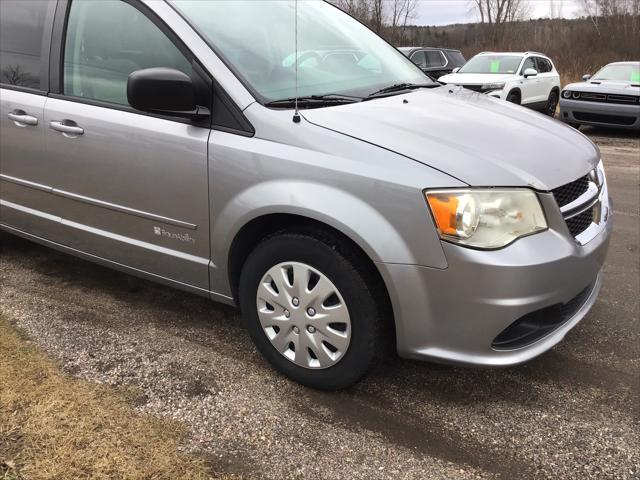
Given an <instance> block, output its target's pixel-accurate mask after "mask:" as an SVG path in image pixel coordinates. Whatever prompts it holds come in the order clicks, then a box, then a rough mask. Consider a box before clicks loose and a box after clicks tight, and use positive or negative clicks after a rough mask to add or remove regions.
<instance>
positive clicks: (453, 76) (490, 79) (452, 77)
mask: <svg viewBox="0 0 640 480" xmlns="http://www.w3.org/2000/svg"><path fill="white" fill-rule="evenodd" d="M511 78H513V74H505V75H501V74H497V73H450V74H449V75H445V76H443V77H440V78H439V79H438V80H440V81H441V82H442V83H447V84H453V85H475V84H483V83H496V82H506V81H507V80H509V79H511Z"/></svg>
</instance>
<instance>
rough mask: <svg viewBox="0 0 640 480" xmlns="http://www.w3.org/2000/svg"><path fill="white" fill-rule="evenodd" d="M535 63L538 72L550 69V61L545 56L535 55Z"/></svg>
mask: <svg viewBox="0 0 640 480" xmlns="http://www.w3.org/2000/svg"><path fill="white" fill-rule="evenodd" d="M536 63H537V64H538V72H540V73H547V72H550V71H551V62H550V61H549V60H547V59H546V58H541V57H536Z"/></svg>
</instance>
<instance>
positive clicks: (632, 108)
mask: <svg viewBox="0 0 640 480" xmlns="http://www.w3.org/2000/svg"><path fill="white" fill-rule="evenodd" d="M560 119H561V120H562V121H563V122H565V123H578V124H581V125H595V126H602V127H615V128H624V129H630V130H640V105H638V104H635V105H620V104H612V103H600V102H589V101H585V100H572V99H567V98H560Z"/></svg>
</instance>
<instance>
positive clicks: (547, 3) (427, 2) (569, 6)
mask: <svg viewBox="0 0 640 480" xmlns="http://www.w3.org/2000/svg"><path fill="white" fill-rule="evenodd" d="M525 1H526V2H528V3H529V5H530V11H531V17H532V18H540V17H549V16H551V15H550V12H551V4H553V5H554V7H553V8H554V10H555V11H556V13H555V16H556V17H557V16H561V17H564V18H575V17H579V16H580V15H583V12H582V7H581V0H525ZM558 12H560V13H558ZM477 20H478V17H477V14H476V10H475V9H474V8H473V2H472V1H470V0H418V7H417V9H416V17H415V19H414V23H415V24H417V25H448V24H451V23H469V22H476V21H477Z"/></svg>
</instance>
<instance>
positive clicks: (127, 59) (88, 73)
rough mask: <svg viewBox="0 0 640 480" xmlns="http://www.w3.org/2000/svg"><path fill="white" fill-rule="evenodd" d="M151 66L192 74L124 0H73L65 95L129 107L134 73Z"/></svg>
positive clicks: (157, 30) (181, 57)
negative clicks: (129, 84) (130, 87)
mask: <svg viewBox="0 0 640 480" xmlns="http://www.w3.org/2000/svg"><path fill="white" fill-rule="evenodd" d="M0 1H3V0H0ZM152 67H168V68H175V69H177V70H180V71H182V72H184V73H186V74H187V75H190V76H191V75H192V73H193V72H192V67H191V62H190V61H189V60H187V58H186V57H185V56H184V55H183V54H182V52H180V50H178V48H177V47H176V46H175V45H174V44H173V42H172V41H171V40H169V38H168V37H167V36H166V35H165V34H164V33H163V32H162V30H160V28H158V27H157V26H156V25H155V24H154V23H153V22H152V21H151V20H150V19H149V18H148V17H146V16H145V15H144V14H143V13H142V12H140V11H139V10H138V9H136V8H135V7H133V6H131V5H130V4H128V3H125V2H122V1H120V0H100V1H99V2H96V1H91V0H74V1H73V3H72V4H71V11H70V13H69V20H68V24H67V38H66V42H65V50H64V94H65V95H70V96H74V97H82V98H87V99H92V100H99V101H103V102H109V103H115V104H120V105H128V103H129V102H128V101H127V80H128V78H129V74H131V73H132V72H134V71H136V70H141V69H144V68H152Z"/></svg>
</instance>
